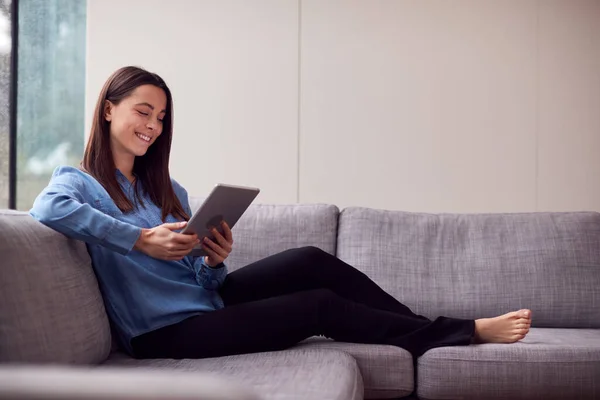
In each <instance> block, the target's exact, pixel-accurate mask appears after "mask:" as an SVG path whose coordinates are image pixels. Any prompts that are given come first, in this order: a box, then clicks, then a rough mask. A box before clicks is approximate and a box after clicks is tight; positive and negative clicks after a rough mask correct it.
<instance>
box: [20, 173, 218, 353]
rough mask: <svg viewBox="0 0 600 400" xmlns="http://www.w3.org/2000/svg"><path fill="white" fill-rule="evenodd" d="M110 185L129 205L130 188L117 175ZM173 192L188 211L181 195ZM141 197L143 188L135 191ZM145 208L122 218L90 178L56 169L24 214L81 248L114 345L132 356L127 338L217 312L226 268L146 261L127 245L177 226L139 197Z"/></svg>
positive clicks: (192, 260) (200, 260) (199, 260)
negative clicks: (144, 234)
mask: <svg viewBox="0 0 600 400" xmlns="http://www.w3.org/2000/svg"><path fill="white" fill-rule="evenodd" d="M116 174H117V180H118V182H119V183H120V185H121V188H122V189H123V191H124V192H125V194H126V195H127V196H128V198H129V199H130V200H131V201H132V203H133V204H136V203H135V202H133V200H134V185H132V184H131V183H130V182H129V180H128V179H127V178H125V176H124V175H123V174H122V173H121V172H120V171H119V170H117V171H116ZM172 182H173V189H174V190H175V194H176V195H177V197H178V198H179V200H180V202H181V204H182V205H183V207H184V209H185V210H186V212H187V213H188V214H191V210H190V206H189V201H188V195H187V192H186V190H185V189H184V188H183V187H181V186H180V185H179V184H178V183H177V182H176V181H174V180H173V181H172ZM142 192H143V191H142ZM140 195H141V196H142V199H143V202H144V205H145V207H142V206H140V205H136V206H135V209H134V210H133V211H132V212H127V213H123V212H121V210H119V208H118V207H117V206H116V204H115V203H114V201H113V200H112V199H111V197H110V196H109V195H108V192H107V191H106V190H105V189H104V188H103V187H102V185H100V183H99V182H98V181H96V179H94V178H93V177H92V176H90V175H88V174H86V173H85V172H82V171H80V170H78V169H76V168H73V167H58V168H56V170H55V171H54V173H53V175H52V178H51V180H50V183H49V184H48V186H47V187H46V188H45V189H44V190H43V191H42V192H41V193H40V195H39V196H38V197H37V198H36V200H35V202H34V204H33V208H32V209H31V211H30V214H31V215H32V216H33V217H34V218H35V219H37V220H38V221H40V222H42V223H43V224H45V225H47V226H49V227H50V228H53V229H55V230H57V231H59V232H61V233H63V234H65V235H67V236H68V237H70V238H74V239H78V240H83V241H85V242H86V244H87V248H88V252H89V253H90V256H91V259H92V266H93V267H94V271H95V273H96V277H97V278H98V282H99V286H100V290H101V292H102V296H103V298H104V304H105V307H106V311H107V313H108V315H109V317H110V319H111V321H112V323H113V327H114V328H115V330H116V333H117V335H118V339H119V342H120V344H121V345H122V346H123V347H124V348H125V350H127V351H128V352H129V353H130V354H132V353H133V352H132V349H131V344H130V342H131V339H132V338H133V337H135V336H138V335H141V334H144V333H147V332H150V331H152V330H155V329H158V328H161V327H164V326H167V325H171V324H175V323H177V322H180V321H182V320H184V319H186V318H189V317H191V316H194V315H199V314H202V313H206V312H210V311H214V310H216V309H220V308H223V301H222V300H221V297H220V296H219V293H218V291H217V290H218V289H219V287H220V286H221V285H222V283H223V281H224V280H225V277H226V275H227V268H226V267H225V266H222V267H221V268H210V267H208V266H207V265H206V264H205V263H204V257H193V256H187V257H185V258H184V259H182V260H181V261H165V260H159V259H156V258H153V257H150V256H148V255H146V254H144V253H142V252H139V251H137V250H134V249H133V247H134V245H135V243H136V241H137V240H138V238H139V236H140V233H141V230H142V228H153V227H155V226H158V225H161V224H163V223H164V222H177V219H176V218H175V217H173V216H172V215H169V216H168V217H167V219H166V221H162V220H161V209H160V208H159V207H157V206H156V205H155V204H154V203H153V202H152V201H151V200H150V198H149V197H148V196H146V195H145V194H143V193H140Z"/></svg>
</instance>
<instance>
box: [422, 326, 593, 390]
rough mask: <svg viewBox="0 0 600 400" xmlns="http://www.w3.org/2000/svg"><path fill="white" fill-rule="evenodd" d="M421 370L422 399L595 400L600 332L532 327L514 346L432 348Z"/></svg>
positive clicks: (424, 359)
mask: <svg viewBox="0 0 600 400" xmlns="http://www.w3.org/2000/svg"><path fill="white" fill-rule="evenodd" d="M534 317H535V316H534ZM417 365H418V366H417V371H418V374H417V394H418V396H419V398H421V399H448V398H460V399H511V400H514V399H532V398H536V399H546V400H548V399H567V398H570V399H592V398H594V399H597V398H600V384H599V383H598V377H600V329H558V328H557V329H553V328H532V329H531V330H530V332H529V334H528V335H527V337H526V338H525V339H524V340H522V341H521V342H517V343H514V344H481V345H471V346H461V347H440V348H437V349H432V350H430V351H428V352H426V353H425V354H424V355H423V356H422V357H420V358H419V359H418V364H417Z"/></svg>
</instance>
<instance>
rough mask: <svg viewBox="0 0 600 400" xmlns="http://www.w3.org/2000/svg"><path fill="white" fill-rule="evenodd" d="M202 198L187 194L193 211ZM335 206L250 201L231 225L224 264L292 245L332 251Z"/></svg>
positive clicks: (239, 263)
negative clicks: (230, 244)
mask: <svg viewBox="0 0 600 400" xmlns="http://www.w3.org/2000/svg"><path fill="white" fill-rule="evenodd" d="M202 201H203V198H200V197H191V198H190V207H191V208H192V210H196V209H197V208H198V207H200V205H201V204H202ZM338 215H339V209H338V208H337V207H336V206H333V205H325V204H298V205H274V204H253V205H251V206H250V207H249V208H248V210H246V212H245V213H244V215H242V217H241V218H240V220H239V221H238V223H237V224H236V225H235V226H234V228H233V230H232V232H233V239H234V245H233V252H232V253H231V255H230V256H229V258H228V259H227V267H228V268H229V270H230V271H234V270H236V269H238V268H240V267H243V266H245V265H248V264H250V263H253V262H255V261H258V260H260V259H263V258H265V257H267V256H270V255H273V254H276V253H279V252H281V251H284V250H288V249H291V248H295V247H304V246H316V247H319V248H320V249H322V250H324V251H326V252H328V253H330V254H335V244H336V240H337V222H338Z"/></svg>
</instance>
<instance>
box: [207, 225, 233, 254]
mask: <svg viewBox="0 0 600 400" xmlns="http://www.w3.org/2000/svg"><path fill="white" fill-rule="evenodd" d="M211 232H212V234H213V235H214V236H215V240H216V241H217V243H218V244H219V246H221V247H222V248H223V249H225V251H227V253H229V252H231V245H230V244H229V242H228V241H227V239H225V238H224V237H223V235H221V232H219V231H218V230H216V229H215V228H213V229H212V230H211Z"/></svg>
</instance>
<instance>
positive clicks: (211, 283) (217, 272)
mask: <svg viewBox="0 0 600 400" xmlns="http://www.w3.org/2000/svg"><path fill="white" fill-rule="evenodd" d="M194 269H195V270H196V281H197V282H198V284H199V285H200V286H202V287H203V288H204V289H208V290H218V289H219V288H220V287H221V286H222V285H223V282H224V281H225V278H226V277H227V265H225V263H221V264H219V265H217V266H216V267H214V268H212V267H209V266H208V265H206V263H205V262H204V257H196V260H194Z"/></svg>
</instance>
